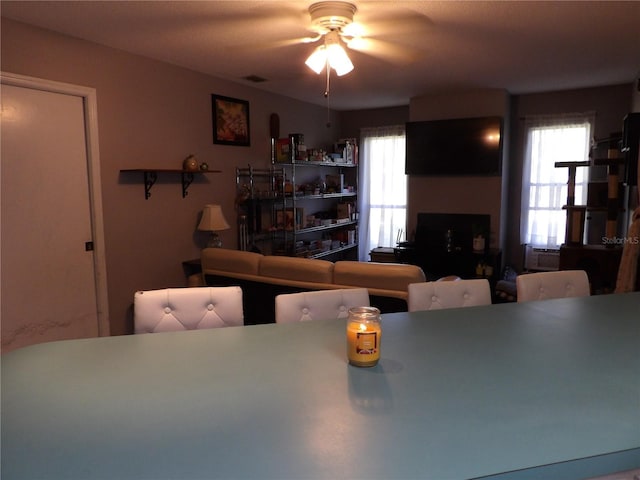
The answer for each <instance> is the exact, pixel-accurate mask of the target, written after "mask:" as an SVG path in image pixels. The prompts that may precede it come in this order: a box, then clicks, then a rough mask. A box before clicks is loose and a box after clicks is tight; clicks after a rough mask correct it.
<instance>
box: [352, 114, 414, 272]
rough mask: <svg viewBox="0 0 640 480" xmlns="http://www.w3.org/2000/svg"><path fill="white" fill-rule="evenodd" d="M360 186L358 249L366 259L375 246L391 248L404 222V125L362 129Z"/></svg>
mask: <svg viewBox="0 0 640 480" xmlns="http://www.w3.org/2000/svg"><path fill="white" fill-rule="evenodd" d="M361 138H362V142H361V143H362V149H361V155H360V156H361V159H362V161H361V164H360V177H361V178H360V186H359V189H358V190H359V197H358V202H359V211H360V217H359V218H360V227H359V252H358V256H359V259H360V260H361V261H368V260H369V252H370V251H371V249H373V248H376V247H393V246H395V245H396V242H397V239H398V236H399V235H401V234H402V233H403V232H404V230H405V228H406V225H407V176H406V175H405V173H404V158H405V127H404V125H398V126H391V127H379V128H365V129H362V132H361Z"/></svg>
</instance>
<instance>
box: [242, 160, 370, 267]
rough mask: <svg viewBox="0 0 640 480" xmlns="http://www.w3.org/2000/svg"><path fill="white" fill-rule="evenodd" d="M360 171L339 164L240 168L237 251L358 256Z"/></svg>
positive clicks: (355, 166)
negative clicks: (357, 209) (357, 207)
mask: <svg viewBox="0 0 640 480" xmlns="http://www.w3.org/2000/svg"><path fill="white" fill-rule="evenodd" d="M357 179H358V168H357V165H355V164H347V163H338V162H314V161H296V162H289V163H276V164H273V166H272V167H271V168H269V169H254V168H252V167H249V168H239V169H237V171H236V186H237V190H238V199H239V200H238V202H237V203H238V205H239V216H238V228H239V248H240V249H241V250H257V251H261V252H263V253H267V254H274V255H287V256H301V257H308V258H328V259H340V258H353V259H355V258H357V246H358V241H357V238H358V236H357V227H358V214H357V211H356V204H357V202H356V200H357Z"/></svg>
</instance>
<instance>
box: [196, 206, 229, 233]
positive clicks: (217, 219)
mask: <svg viewBox="0 0 640 480" xmlns="http://www.w3.org/2000/svg"><path fill="white" fill-rule="evenodd" d="M229 228H231V227H229V224H228V223H227V220H226V219H225V218H224V214H223V213H222V207H220V205H205V206H204V209H203V210H202V218H201V219H200V223H199V224H198V230H203V231H205V232H219V231H221V230H228V229H229Z"/></svg>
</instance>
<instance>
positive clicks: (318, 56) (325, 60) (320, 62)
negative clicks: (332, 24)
mask: <svg viewBox="0 0 640 480" xmlns="http://www.w3.org/2000/svg"><path fill="white" fill-rule="evenodd" d="M304 63H305V64H306V65H307V66H308V67H309V68H310V69H311V70H313V71H314V72H316V73H317V74H320V72H322V70H323V69H324V67H325V66H327V64H328V67H330V68H333V69H334V70H335V71H336V74H337V75H338V76H339V77H341V76H342V75H346V74H347V73H349V72H350V71H351V70H353V63H351V60H350V59H349V56H348V55H347V52H346V51H345V49H344V48H343V47H342V45H341V44H340V35H339V34H338V32H337V31H336V30H332V31H330V32H329V33H327V34H326V35H325V37H324V45H320V46H319V47H318V48H316V49H315V50H314V51H313V53H312V54H311V55H310V56H309V58H307V60H306V61H305V62H304Z"/></svg>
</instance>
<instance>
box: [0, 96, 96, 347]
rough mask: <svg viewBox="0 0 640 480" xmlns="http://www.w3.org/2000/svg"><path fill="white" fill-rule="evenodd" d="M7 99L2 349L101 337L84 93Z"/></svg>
mask: <svg viewBox="0 0 640 480" xmlns="http://www.w3.org/2000/svg"><path fill="white" fill-rule="evenodd" d="M1 95H2V142H1V144H2V145H1V159H2V170H1V214H2V216H1V217H0V218H1V219H2V243H1V255H2V257H1V258H2V264H1V266H2V268H1V288H2V293H1V300H2V306H1V319H2V351H3V353H4V352H7V351H9V350H13V349H15V348H18V347H22V346H25V345H29V344H34V343H41V342H46V341H51V340H63V339H71V338H85V337H95V336H98V334H99V319H98V310H99V308H98V302H97V298H98V295H97V291H96V272H95V269H94V266H95V262H94V252H93V251H92V248H91V243H90V242H92V241H93V238H92V230H93V229H92V215H91V212H92V209H91V204H90V195H89V185H90V177H89V174H88V173H89V172H88V163H87V158H88V157H87V151H88V148H87V147H88V143H87V138H86V135H85V108H84V98H83V97H82V96H75V95H69V94H62V93H56V92H50V91H44V90H39V89H33V88H24V87H21V86H14V85H2V92H1ZM88 242H89V243H88Z"/></svg>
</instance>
